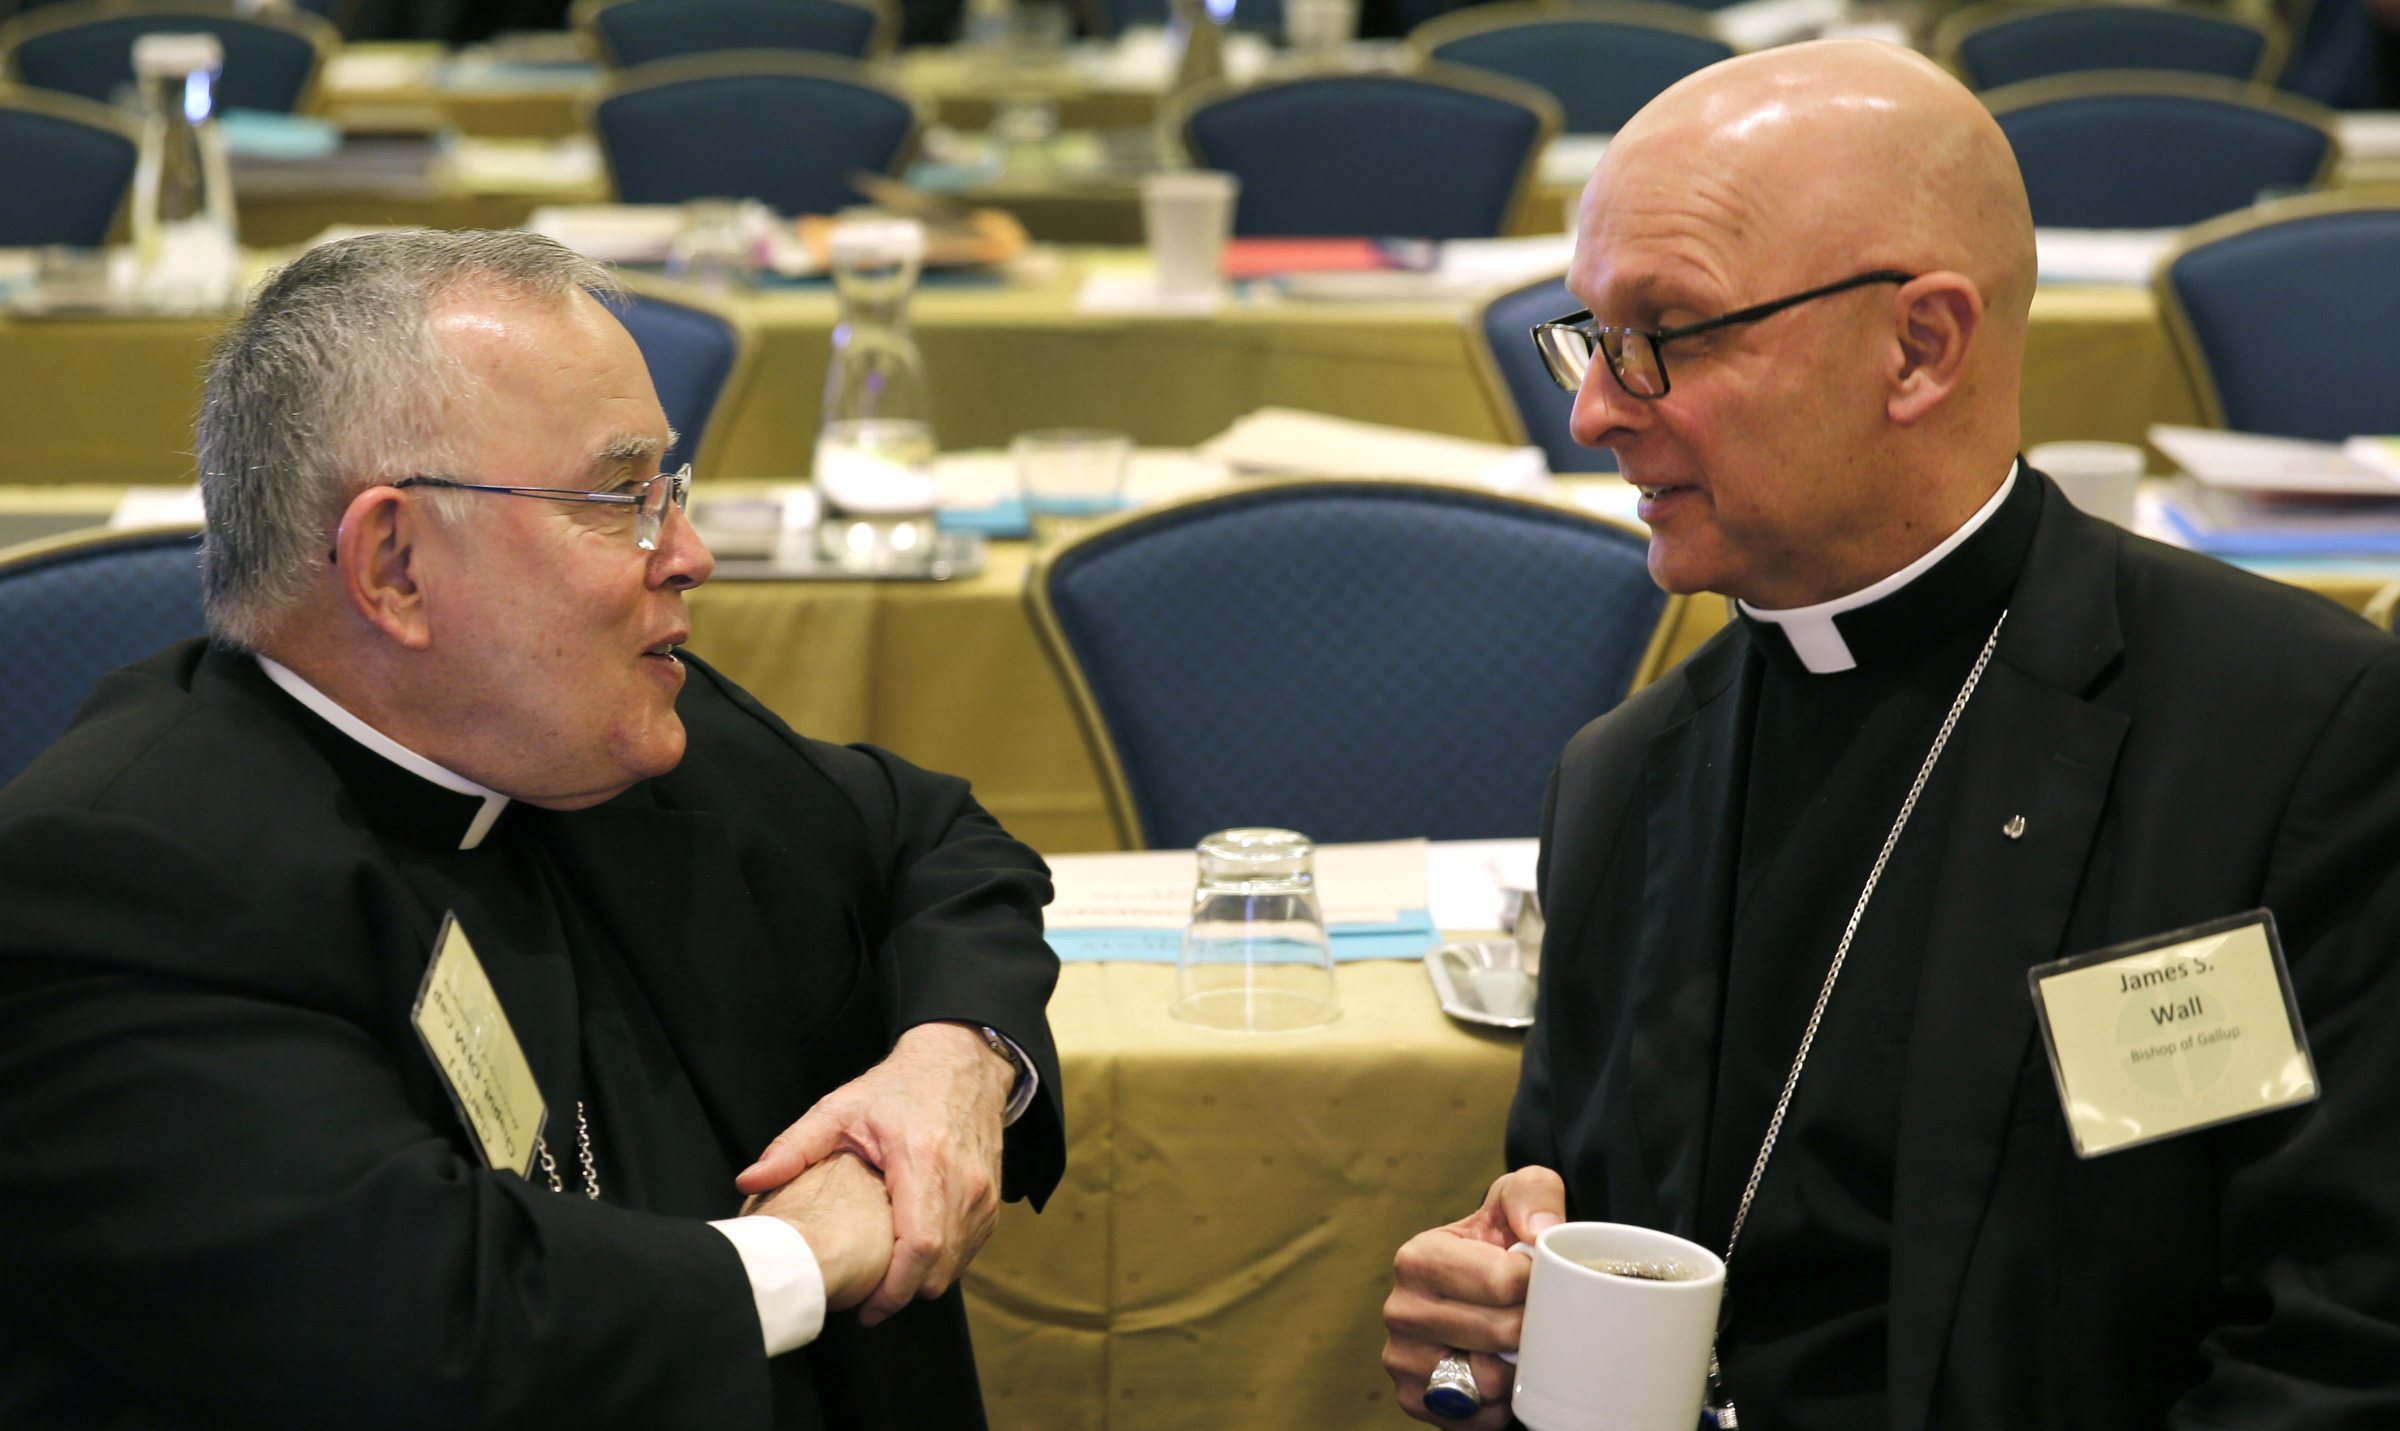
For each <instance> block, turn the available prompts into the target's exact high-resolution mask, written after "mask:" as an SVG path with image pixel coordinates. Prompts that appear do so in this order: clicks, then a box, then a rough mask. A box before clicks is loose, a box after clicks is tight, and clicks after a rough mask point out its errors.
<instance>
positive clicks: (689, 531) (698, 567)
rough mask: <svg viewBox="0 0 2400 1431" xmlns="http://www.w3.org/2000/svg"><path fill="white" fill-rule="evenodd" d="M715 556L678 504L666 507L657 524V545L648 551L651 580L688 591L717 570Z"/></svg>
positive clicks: (659, 584)
mask: <svg viewBox="0 0 2400 1431" xmlns="http://www.w3.org/2000/svg"><path fill="white" fill-rule="evenodd" d="M716 570H717V559H716V557H715V555H714V554H712V553H711V552H710V551H709V549H708V543H706V542H704V541H702V540H700V531H699V529H698V528H697V527H694V526H693V525H692V520H691V518H690V517H689V516H687V515H686V514H685V513H684V510H683V508H681V507H670V508H668V509H667V517H666V520H665V521H664V522H661V523H660V524H659V528H658V548H657V550H655V551H653V552H651V553H650V584H651V585H652V586H671V587H674V588H675V589H676V590H678V591H688V590H690V589H691V588H693V587H695V586H698V585H699V584H700V583H702V582H704V581H706V580H708V579H709V578H710V577H711V576H714V575H715V574H716Z"/></svg>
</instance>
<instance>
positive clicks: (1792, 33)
mask: <svg viewBox="0 0 2400 1431" xmlns="http://www.w3.org/2000/svg"><path fill="white" fill-rule="evenodd" d="M1848 13H1849V9H1848V6H1847V5H1846V4H1845V3H1844V0H1742V3H1740V4H1738V5H1728V6H1726V7H1725V8H1724V9H1722V10H1719V11H1716V12H1715V13H1714V14H1712V15H1711V16H1710V17H1709V23H1710V25H1711V26H1712V27H1713V28H1714V29H1715V30H1716V32H1717V38H1718V39H1721V40H1723V41H1724V42H1725V43H1726V44H1729V45H1731V46H1733V47H1734V48H1735V49H1737V50H1763V49H1765V48H1767V47H1768V46H1769V45H1786V44H1790V43H1791V42H1792V41H1794V40H1805V39H1809V38H1811V37H1812V36H1814V35H1816V34H1817V33H1818V32H1819V31H1822V30H1823V29H1824V28H1825V27H1826V26H1828V25H1838V24H1840V23H1842V21H1843V20H1844V19H1845V18H1847V16H1848Z"/></svg>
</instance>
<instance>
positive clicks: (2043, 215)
mask: <svg viewBox="0 0 2400 1431" xmlns="http://www.w3.org/2000/svg"><path fill="white" fill-rule="evenodd" d="M1983 99H1984V102H1985V103H1986V104H1987V105H1989V106H1990V107H1991V110H1992V113H1993V116H1994V117H1995V118H1997V119H1998V120H1999V121H2000V129H2001V131H2002V132H2003V133H2005V134H2006V135H2007V136H2008V142H2009V145H2010V147H2012V148H2013V149H2015V150H2016V154H2017V168H2018V169H2019V170H2020V171H2022V172H2023V174H2024V176H2025V194H2026V197H2027V198H2029V199H2030V200H2031V201H2032V203H2033V221H2034V223H2036V224H2037V225H2041V226H2043V227H2049V228H2085V229H2155V228H2178V227H2181V226H2183V225H2186V224H2196V223H2199V222H2200V221H2201V220H2203V219H2211V218H2215V217H2216V216H2217V215H2219V214H2224V213H2230V212H2232V211H2233V210H2235V209H2241V208H2247V207H2249V206H2250V205H2251V204H2254V203H2256V202H2258V200H2259V198H2260V195H2261V193H2262V191H2276V190H2281V191H2284V192H2290V191H2292V190H2296V189H2305V188H2310V187H2313V186H2315V185H2317V184H2319V183H2321V182H2323V181H2324V179H2325V176H2326V175H2328V174H2330V173H2331V172H2332V170H2333V166H2334V163H2335V161H2336V160H2337V159H2338V158H2339V157H2340V151H2339V145H2338V143H2337V141H2336V140H2335V138H2334V131H2333V116H2332V114H2331V112H2330V111H2327V110H2324V109H2322V108H2320V107H2319V106H2317V105H2314V104H2311V103H2309V102H2308V101H2307V100H2302V99H2295V98H2293V97H2292V96H2290V95H2278V94H2272V93H2269V92H2266V91H2263V90H2259V89H2256V88H2254V87H2251V86H2246V85H2242V84H2239V83H2237V82H2235V81H2233V80H2221V79H2215V78H2212V77H2209V76H2206V75H2162V74H2158V73H2155V72H2152V71H2143V70H2119V71H2111V72H2108V73H2105V74H2094V75H2061V76H2058V77H2056V78H2053V79H2046V80H2032V81H2028V82H2027V83H2025V84H2021V85H2010V86H2008V87H2007V88H2005V89H1998V90H1993V91H1991V92H1989V93H1987V94H1985V95H1984V96H1983ZM2272 196H2273V195H2272V193H2271V192H2270V193H2269V197H2272Z"/></svg>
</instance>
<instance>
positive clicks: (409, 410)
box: [197, 229, 622, 647]
mask: <svg viewBox="0 0 2400 1431" xmlns="http://www.w3.org/2000/svg"><path fill="white" fill-rule="evenodd" d="M578 288H583V289H590V290H593V291H594V292H595V293H597V294H598V295H600V296H602V297H604V298H613V297H615V296H617V295H618V294H620V293H621V292H622V289H621V288H620V287H619V286H618V284H617V281H616V279H615V278H614V277H613V276H611V275H610V274H609V272H608V270H607V269H605V268H603V267H601V266H600V265H599V264H596V263H594V262H592V261H591V260H590V259H587V258H585V257H583V256H582V255H580V254H578V253H575V252H574V251H573V250H571V249H568V248H566V247H564V246H562V245H560V244H558V243H556V242H554V241H553V240H550V239H547V238H543V237H541V236H540V235H538V234H529V233H510V232H456V233H444V232H438V231H435V230H431V229H409V230H403V231H400V232H396V233H380V234H367V235H363V236H361V237H358V238H350V239H343V240H340V241H339V242H336V243H329V244H325V245H322V246H321V247H318V248H314V249H311V250H309V251H308V252H307V253H304V254H302V255H301V256H300V257H298V258H296V259H294V260H293V261H292V262H291V263H289V264H287V265H286V266H285V267H284V268H283V269H282V270H281V271H280V272H278V273H276V274H275V275H274V276H273V277H272V278H270V279H269V280H268V281H267V282H266V283H265V285H263V286H262V287H261V288H260V289H259V292H258V296H257V298H256V299H255V300H253V301H252V303H251V305H250V308H249V311H248V312H246V313H245V314H243V315H242V317H241V319H240V320H239V321H237V322H236V323H235V324H234V325H233V327H232V329H231V330H230V331H229V332H227V333H226V335H225V337H224V339H223V340H222V341H221V342H220V343H219V344H218V345H217V350H216V355H215V357H214V358H213V359H212V360H211V362H210V363H209V368H208V380H207V385H206V387H205V390H204V393H203V396H202V399H201V407H200V421H199V428H198V433H197V439H198V455H199V460H200V497H201V502H202V504H203V506H204V507H205V508H206V509H207V513H208V533H207V537H206V540H205V541H204V543H203V545H202V547H201V552H200V569H201V581H202V589H203V593H204V596H205V600H206V605H207V610H208V625H209V629H210V630H211V631H212V632H214V633H215V634H216V636H217V637H218V638H219V639H220V640H223V641H226V642H228V643H230V644H233V645H237V646H249V647H256V646H257V645H258V644H259V643H260V642H262V641H263V640H265V639H266V638H267V637H268V636H269V634H270V633H272V632H273V630H274V629H275V627H276V625H277V624H278V623H279V622H280V621H281V619H282V618H283V617H284V616H285V615H286V614H287V613H288V612H289V611H290V610H291V609H292V607H293V606H295V605H296V604H298V602H299V601H300V599H301V597H302V596H303V594H304V593H305V592H306V591H307V590H308V587H309V584H310V583H311V582H312V581H313V580H314V579H315V576H316V574H317V572H318V571H319V570H321V569H322V568H323V567H324V565H325V561H326V551H327V549H328V547H329V546H330V545H331V536H332V532H333V528H334V525H335V524H336V523H337V522H338V521H339V520H340V518H341V513H342V510H343V508H345V507H346V506H348V505H349V502H350V499H351V498H353V497H355V496H357V495H358V494H359V493H360V492H363V491H365V490H366V489H367V488H369V487H372V486H374V485H376V484H377V483H379V482H386V481H396V480H398V479H400V478H402V477H406V476H412V475H416V474H420V473H430V472H441V471H446V470H449V469H450V468H451V467H452V466H454V465H455V464H454V462H453V461H452V457H451V451H450V442H449V434H448V433H447V431H446V428H447V427H448V425H449V422H448V416H447V415H448V412H449V409H450V407H451V405H452V404H453V403H454V402H456V401H457V400H458V399H459V398H461V397H462V396H464V395H465V393H466V391H467V384H468V379H467V376H466V372H465V370H464V368H463V367H462V366H461V365H460V363H459V362H458V360H457V359H456V357H455V356H454V355H452V354H451V353H450V352H449V351H448V350H447V349H446V347H445V346H444V345H443V343H442V341H441V339H440V337H439V334H438V332H437V331H436V328H435V325H434V317H435V314H436V313H437V311H438V310H439V309H440V308H441V307H442V306H443V305H444V304H445V303H446V302H448V301H449V300H451V299H453V298H455V297H458V296H460V295H462V294H466V293H471V292H476V291H491V292H497V293H501V294H505V295H508V296H511V297H522V298H535V299H544V298H547V299H564V298H565V297H567V295H569V294H570V293H572V292H574V290H576V289H578ZM443 495H447V494H443Z"/></svg>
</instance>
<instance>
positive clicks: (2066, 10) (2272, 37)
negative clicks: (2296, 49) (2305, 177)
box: [1934, 3, 2287, 89]
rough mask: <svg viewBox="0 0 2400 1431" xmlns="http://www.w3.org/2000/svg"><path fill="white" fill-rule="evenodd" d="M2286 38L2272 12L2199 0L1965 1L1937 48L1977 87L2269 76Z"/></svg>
mask: <svg viewBox="0 0 2400 1431" xmlns="http://www.w3.org/2000/svg"><path fill="white" fill-rule="evenodd" d="M2286 43H2287V41H2286V37H2285V32H2284V29H2283V27H2282V26H2281V25H2280V24H2278V23H2276V22H2275V21H2272V20H2254V19H2249V18H2246V17H2243V16H2238V15H2234V14H2232V13H2229V12H2228V11H2225V10H2221V9H2204V8H2202V7H2199V6H2195V5H2165V4H2156V5H2153V4H2142V5H2088V4H2067V5H2059V4H2044V5H2024V4H2012V3H1999V4H1982V5H1970V6H1968V7H1966V8H1965V9H1963V10H1959V11H1957V12H1955V13H1953V14H1952V15H1951V16H1950V17H1949V18H1948V19H1946V20H1944V21H1943V22H1942V25H1941V28H1940V29H1938V30H1937V31H1936V32H1935V35H1934V50H1935V53H1936V54H1937V55H1938V56H1939V57H1940V58H1941V60H1942V62H1943V63H1944V64H1946V65H1948V66H1949V67H1950V68H1951V69H1952V70H1954V71H1956V72H1957V74H1958V76H1959V77H1960V78H1961V79H1963V80H1965V81H1966V82H1967V84H1968V85H1969V86H1971V87H1973V88H1975V89H1997V88H1999V87H2000V86H2002V85H2011V84H2020V83H2022V82H2024V81H2026V80H2035V79H2044V78H2047V77H2049V76H2052V75H2062V74H2074V73H2079V72H2082V71H2086V70H2141V69H2156V70H2174V71H2178V72H2180V73H2184V74H2203V75H2216V76H2218V77H2219V78H2222V79H2230V80H2257V81H2262V82H2263V81H2266V80H2271V79H2273V78H2274V77H2275V73H2276V71H2277V70H2278V69H2280V68H2281V67H2282V64H2283V57H2284V53H2285V46H2286Z"/></svg>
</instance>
